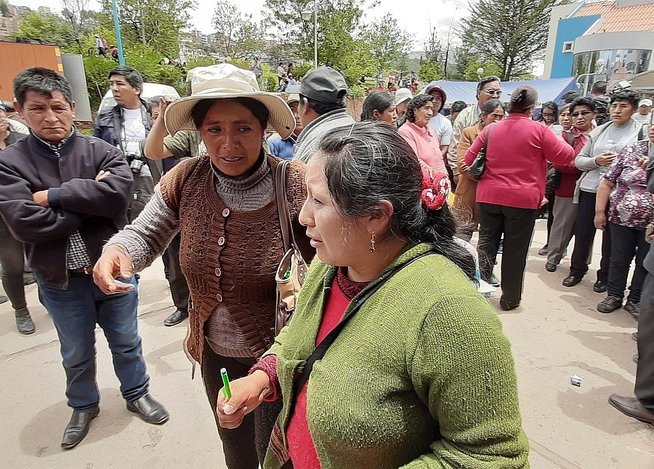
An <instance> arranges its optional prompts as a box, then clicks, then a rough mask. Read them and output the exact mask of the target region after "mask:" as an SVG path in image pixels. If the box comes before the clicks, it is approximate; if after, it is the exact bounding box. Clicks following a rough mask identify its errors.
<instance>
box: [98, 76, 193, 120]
mask: <svg viewBox="0 0 654 469" xmlns="http://www.w3.org/2000/svg"><path fill="white" fill-rule="evenodd" d="M155 96H166V97H168V98H171V99H179V97H180V96H179V93H178V92H177V90H176V89H175V88H173V87H172V86H169V85H160V84H159V83H143V91H142V92H141V99H144V100H147V99H148V98H154V97H155ZM115 105H116V100H115V99H114V97H113V95H112V94H111V89H109V90H107V92H106V93H105V94H104V98H102V101H100V107H98V114H100V113H101V112H104V111H106V110H107V109H111V108H112V107H114V106H115Z"/></svg>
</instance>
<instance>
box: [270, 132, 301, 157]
mask: <svg viewBox="0 0 654 469" xmlns="http://www.w3.org/2000/svg"><path fill="white" fill-rule="evenodd" d="M293 147H295V139H294V138H293V137H289V138H287V139H286V140H282V139H281V138H279V137H277V138H272V139H270V140H268V149H269V150H270V154H271V155H273V156H277V157H278V158H281V159H283V160H292V159H293Z"/></svg>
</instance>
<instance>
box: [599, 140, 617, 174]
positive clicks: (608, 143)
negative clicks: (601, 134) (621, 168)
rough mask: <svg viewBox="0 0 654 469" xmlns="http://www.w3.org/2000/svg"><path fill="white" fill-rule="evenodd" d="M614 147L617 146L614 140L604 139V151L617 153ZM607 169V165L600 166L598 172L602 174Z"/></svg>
mask: <svg viewBox="0 0 654 469" xmlns="http://www.w3.org/2000/svg"><path fill="white" fill-rule="evenodd" d="M616 148H617V147H616V144H615V142H614V141H613V140H610V139H609V140H607V141H606V148H605V149H604V153H617V151H616ZM608 170H609V166H601V167H600V174H602V175H604V174H606V172H607V171H608Z"/></svg>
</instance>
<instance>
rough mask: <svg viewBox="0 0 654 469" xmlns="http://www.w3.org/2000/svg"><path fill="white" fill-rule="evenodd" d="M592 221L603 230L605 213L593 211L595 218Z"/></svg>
mask: <svg viewBox="0 0 654 469" xmlns="http://www.w3.org/2000/svg"><path fill="white" fill-rule="evenodd" d="M593 221H594V223H595V228H597V229H598V230H602V231H604V229H605V228H606V213H604V212H597V213H595V220H593Z"/></svg>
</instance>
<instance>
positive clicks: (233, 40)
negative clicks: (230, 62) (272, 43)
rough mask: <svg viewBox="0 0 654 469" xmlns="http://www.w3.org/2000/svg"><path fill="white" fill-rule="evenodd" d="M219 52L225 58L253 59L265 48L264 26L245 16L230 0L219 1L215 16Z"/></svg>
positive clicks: (249, 16)
mask: <svg viewBox="0 0 654 469" xmlns="http://www.w3.org/2000/svg"><path fill="white" fill-rule="evenodd" d="M213 27H214V28H215V29H216V35H217V43H218V52H219V53H220V54H221V55H223V56H224V57H233V58H238V59H253V58H254V57H256V56H257V55H259V53H260V52H261V50H262V49H263V48H264V47H265V40H264V39H265V31H264V28H263V25H262V24H258V23H256V22H254V21H253V20H252V15H248V14H243V13H242V12H241V11H240V10H239V9H238V6H236V4H234V3H232V2H231V1H229V0H218V2H216V9H215V10H214V14H213Z"/></svg>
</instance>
